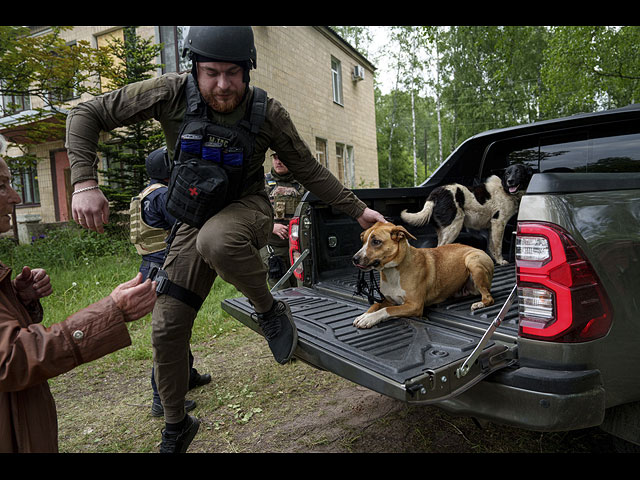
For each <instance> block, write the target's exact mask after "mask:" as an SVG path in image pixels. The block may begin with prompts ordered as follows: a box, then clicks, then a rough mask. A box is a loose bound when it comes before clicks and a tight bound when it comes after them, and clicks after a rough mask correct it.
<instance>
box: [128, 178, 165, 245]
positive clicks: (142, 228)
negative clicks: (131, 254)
mask: <svg viewBox="0 0 640 480" xmlns="http://www.w3.org/2000/svg"><path fill="white" fill-rule="evenodd" d="M164 186H165V185H163V184H161V183H154V184H153V185H149V186H148V187H147V188H145V189H144V190H143V191H142V192H140V194H139V195H137V196H135V197H133V198H132V199H131V204H130V206H129V228H130V239H131V243H133V244H134V245H135V246H136V250H137V252H138V254H139V255H149V254H150V253H155V252H159V251H161V250H164V249H165V247H166V244H165V239H166V238H167V235H168V234H169V231H168V230H165V229H164V228H157V227H151V226H149V225H148V224H147V223H146V222H145V221H144V219H143V218H142V201H143V200H144V199H145V197H147V196H148V195H150V194H151V193H152V192H154V191H156V190H157V189H158V188H162V187H164Z"/></svg>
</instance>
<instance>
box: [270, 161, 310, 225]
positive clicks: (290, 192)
mask: <svg viewBox="0 0 640 480" xmlns="http://www.w3.org/2000/svg"><path fill="white" fill-rule="evenodd" d="M265 183H266V189H267V194H268V195H269V199H270V200H271V205H272V206H273V212H274V217H273V218H274V220H276V221H280V223H288V222H287V221H288V220H290V219H291V217H293V215H294V213H295V211H296V207H297V206H298V204H299V203H300V200H302V195H303V194H304V188H303V187H302V185H300V183H298V182H296V181H295V180H291V181H289V180H282V179H279V178H277V177H274V176H273V175H272V174H271V173H267V174H266V175H265Z"/></svg>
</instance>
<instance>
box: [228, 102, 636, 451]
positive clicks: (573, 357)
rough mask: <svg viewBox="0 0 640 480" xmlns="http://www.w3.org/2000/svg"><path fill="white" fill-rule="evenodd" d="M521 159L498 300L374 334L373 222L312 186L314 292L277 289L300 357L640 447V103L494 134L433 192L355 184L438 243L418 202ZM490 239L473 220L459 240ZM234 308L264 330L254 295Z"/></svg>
mask: <svg viewBox="0 0 640 480" xmlns="http://www.w3.org/2000/svg"><path fill="white" fill-rule="evenodd" d="M513 163H524V164H526V165H529V166H530V167H532V169H533V170H534V172H535V173H534V175H533V177H532V179H531V182H530V185H529V187H528V189H527V192H526V194H525V195H524V196H523V198H522V200H521V203H520V208H519V211H518V213H517V214H516V215H514V217H513V218H512V219H511V220H510V221H509V224H508V227H507V231H506V232H505V235H504V239H503V255H504V258H505V259H507V260H508V261H509V264H508V265H505V266H496V269H495V275H494V279H493V283H492V289H491V291H492V295H493V297H494V298H495V301H496V302H495V305H494V306H492V307H488V308H484V309H480V310H476V311H474V312H472V311H471V310H470V304H471V302H473V301H475V299H474V298H463V299H457V300H453V299H451V300H448V301H446V302H444V303H442V304H439V305H435V306H430V307H427V308H425V310H424V313H423V316H421V317H415V318H398V319H390V320H388V321H386V322H383V323H380V324H378V325H376V326H374V327H373V328H370V329H358V328H356V327H354V326H353V324H352V322H353V319H354V318H355V317H357V316H358V315H360V314H361V313H362V312H364V311H365V310H366V309H367V308H368V306H369V302H370V301H371V299H370V297H368V296H367V295H364V294H363V291H364V292H366V291H368V290H371V289H372V288H373V284H372V283H366V279H363V278H362V277H360V276H359V272H358V270H357V269H356V268H355V267H354V266H353V265H352V263H351V257H352V256H353V254H354V253H355V252H356V251H357V250H358V249H359V248H360V246H361V244H360V233H361V232H362V229H361V227H360V226H359V225H358V224H357V222H355V221H354V220H352V219H350V218H348V217H347V216H345V215H344V214H342V213H340V212H338V211H337V210H335V209H334V208H332V207H330V206H328V205H326V204H324V203H322V202H321V201H320V200H319V199H318V198H317V197H315V196H314V195H313V194H311V193H307V194H306V195H305V197H303V201H302V203H301V204H300V205H299V207H298V209H297V216H296V217H295V218H294V219H293V220H292V222H291V225H290V233H291V235H290V253H291V256H292V260H294V261H295V260H296V259H299V258H300V257H302V260H301V261H299V262H298V264H297V265H294V267H295V270H294V269H293V268H292V270H293V273H294V274H295V275H296V277H297V278H298V287H297V288H288V289H285V290H279V291H277V292H275V293H274V295H276V296H277V297H278V298H282V299H284V300H285V301H287V302H288V303H289V305H290V307H291V311H292V314H293V316H294V319H295V323H296V326H297V328H298V335H299V342H298V347H297V350H296V352H295V356H296V357H297V358H298V359H300V360H302V361H304V362H307V363H309V364H310V365H313V366H315V367H317V368H320V369H324V370H327V371H330V372H333V373H334V374H336V375H339V376H341V377H344V378H346V379H348V380H350V381H352V382H354V383H356V384H359V385H362V386H364V387H367V388H369V389H372V390H374V391H376V392H379V393H381V394H384V395H388V396H390V397H393V398H396V399H399V400H401V401H404V402H408V403H411V404H429V405H435V406H437V407H440V408H442V409H444V410H445V411H448V412H450V413H451V414H454V415H465V416H469V417H473V418H476V419H478V420H485V421H491V422H495V423H501V424H506V425H511V426H516V427H519V428H524V429H529V430H534V431H545V432H551V431H568V430H575V429H584V428H590V427H594V426H600V427H601V428H602V429H603V430H605V431H607V432H609V433H610V434H612V435H614V436H616V437H618V438H619V439H623V441H624V442H625V443H626V442H631V443H630V444H628V445H640V264H639V261H640V105H631V106H629V107H626V108H620V109H615V110H608V111H603V112H599V113H591V114H579V115H574V116H571V117H567V118H560V119H555V120H549V121H540V122H535V123H532V124H527V125H522V126H516V127H510V128H504V129H498V130H491V131H487V132H484V133H481V134H478V135H475V136H473V137H471V138H469V139H467V140H466V141H464V142H463V143H462V144H460V146H459V147H458V148H457V149H456V150H455V151H454V152H453V153H452V154H451V155H450V156H449V157H448V158H447V159H446V160H445V161H444V162H443V163H442V164H441V165H440V167H439V168H438V169H437V170H436V171H435V172H434V173H433V175H431V176H430V177H429V178H428V179H427V180H426V181H425V182H424V183H423V184H422V185H420V186H418V187H411V188H380V189H377V188H376V189H362V190H355V193H356V194H357V195H358V197H359V198H360V199H362V200H363V201H364V202H365V203H366V204H367V205H368V206H369V207H370V208H373V209H374V210H377V211H379V212H380V213H382V214H383V215H384V216H385V217H386V218H388V219H389V220H390V221H392V222H393V223H396V224H399V225H404V226H405V227H406V228H407V229H408V230H409V231H410V232H411V233H412V234H413V235H414V236H415V237H416V238H417V240H416V241H415V242H414V241H412V244H413V245H414V246H416V247H427V248H429V247H434V246H436V244H437V241H436V232H435V230H434V228H433V227H432V226H431V225H429V224H427V225H424V226H422V227H414V226H411V225H406V224H404V223H403V222H402V220H401V218H400V213H401V212H402V210H404V209H408V210H409V211H410V212H415V211H419V210H420V209H421V207H422V205H423V203H424V201H425V199H426V197H427V196H428V195H429V193H430V192H431V191H432V190H433V189H434V188H436V187H437V186H440V185H444V184H447V183H452V182H458V183H462V184H466V185H473V184H477V183H478V182H481V181H482V180H483V179H485V178H486V177H488V176H490V175H492V174H497V175H500V174H501V173H502V172H503V171H504V170H505V168H506V167H507V166H508V165H510V164H513ZM487 239H488V233H487V232H486V231H473V230H463V231H462V232H461V234H460V236H459V237H458V239H457V242H460V243H466V244H469V245H473V246H476V247H478V248H483V249H485V250H486V248H487ZM443 274H446V273H443ZM363 280H364V281H365V283H364V285H365V287H366V288H364V290H363V288H359V287H362V286H363V283H362V282H363ZM374 280H375V279H374ZM222 308H223V309H224V310H225V311H226V312H227V313H229V314H230V315H231V316H233V317H235V318H236V319H238V320H239V321H240V322H242V323H244V324H245V325H246V326H248V327H249V328H251V329H253V330H255V331H256V332H258V333H260V328H259V327H258V326H257V325H256V323H255V322H254V321H253V320H252V318H251V313H252V309H251V306H250V304H249V303H248V302H247V299H246V298H242V297H240V298H235V299H226V300H224V301H223V302H222ZM632 448H635V446H632Z"/></svg>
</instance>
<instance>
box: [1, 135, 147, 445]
mask: <svg viewBox="0 0 640 480" xmlns="http://www.w3.org/2000/svg"><path fill="white" fill-rule="evenodd" d="M0 141H2V138H1V137H0ZM0 147H1V145H0ZM0 150H1V149H0ZM0 153H1V151H0ZM19 202H20V196H19V195H18V194H17V193H16V191H15V190H14V189H13V188H12V187H11V177H10V172H9V168H8V167H7V164H6V163H5V161H4V160H3V159H2V158H1V157H0V232H6V231H8V230H9V229H10V228H11V225H10V214H11V212H12V210H13V205H14V204H16V203H19ZM155 288H156V285H155V282H151V281H150V280H146V281H145V282H144V283H143V282H142V275H141V274H140V273H138V275H137V276H136V277H135V278H133V279H132V280H129V281H128V282H125V283H123V284H121V285H119V286H117V287H116V288H115V289H114V290H113V292H112V293H111V294H110V295H109V296H107V297H106V298H103V299H102V300H100V301H98V302H96V303H94V304H93V305H90V306H88V307H87V308H85V309H83V310H80V311H79V312H77V313H74V314H73V315H71V316H69V317H68V318H67V319H66V320H65V321H63V322H60V323H57V324H54V325H52V326H50V327H45V326H43V325H42V324H41V323H40V322H41V321H42V317H43V309H42V306H41V305H40V298H43V297H46V296H48V295H50V294H51V293H52V287H51V281H50V278H49V275H48V274H47V273H46V272H45V271H44V270H43V269H38V268H34V269H31V268H29V267H24V268H23V269H22V271H21V272H20V273H19V274H18V275H17V276H16V277H15V279H13V280H11V269H10V268H8V267H7V266H5V265H4V264H2V263H1V262H0V453H29V452H38V453H56V452H58V423H57V414H56V407H55V402H54V399H53V396H52V395H51V392H50V390H49V385H48V383H47V379H49V378H52V377H55V376H56V375H60V374H62V373H65V372H67V371H69V370H71V369H73V368H74V367H76V366H78V365H80V364H83V363H87V362H90V361H92V360H95V359H97V358H99V357H102V356H104V355H106V354H108V353H111V352H113V351H115V350H118V349H120V348H123V347H126V346H128V345H130V344H131V338H130V337H129V333H128V330H127V326H126V322H129V321H132V320H137V319H138V318H141V317H143V316H144V315H146V314H147V313H149V312H150V311H151V309H152V308H153V305H154V303H155V299H156V294H155Z"/></svg>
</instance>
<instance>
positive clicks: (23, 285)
mask: <svg viewBox="0 0 640 480" xmlns="http://www.w3.org/2000/svg"><path fill="white" fill-rule="evenodd" d="M13 286H14V288H15V289H16V294H17V295H18V298H19V299H20V300H21V301H22V303H24V304H25V305H28V304H30V303H31V302H33V301H35V300H39V299H41V298H43V297H46V296H48V295H51V294H52V293H53V287H52V286H51V279H50V278H49V274H47V272H46V271H45V270H44V269H42V268H34V269H33V270H32V269H31V268H29V267H26V266H25V267H22V271H21V272H20V273H19V274H18V275H17V276H16V278H14V279H13Z"/></svg>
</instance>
